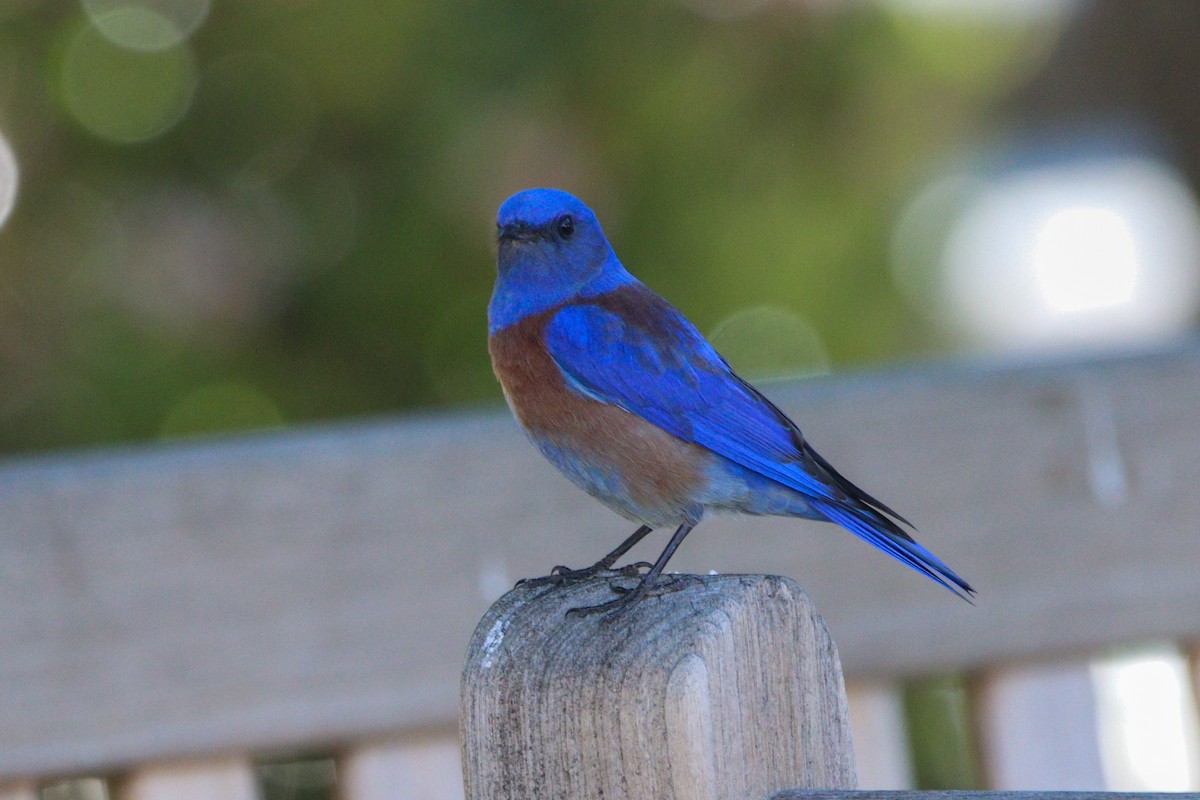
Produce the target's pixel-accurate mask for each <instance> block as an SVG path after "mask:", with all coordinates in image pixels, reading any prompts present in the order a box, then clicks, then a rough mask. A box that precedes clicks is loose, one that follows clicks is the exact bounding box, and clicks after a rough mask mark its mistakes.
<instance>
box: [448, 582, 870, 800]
mask: <svg viewBox="0 0 1200 800" xmlns="http://www.w3.org/2000/svg"><path fill="white" fill-rule="evenodd" d="M613 580H615V581H617V582H618V583H621V581H622V579H613ZM609 583H610V581H609V579H606V578H598V579H593V580H590V581H588V582H586V583H579V584H575V585H568V586H563V587H545V586H542V587H537V588H528V587H519V588H518V589H516V590H514V591H512V592H510V593H509V594H507V595H505V596H504V597H502V598H501V599H500V600H499V601H498V602H497V603H496V605H495V606H493V607H492V609H491V610H490V611H488V613H487V614H486V615H485V616H484V618H483V620H482V621H481V622H480V623H479V627H478V628H477V629H476V631H475V635H474V637H473V638H472V640H471V646H470V650H469V653H468V657H467V664H466V667H465V669H464V670H463V677H462V713H461V719H462V737H463V759H464V765H463V772H464V776H465V780H466V795H467V798H468V800H525V799H526V798H531V797H553V798H556V800H585V798H586V800H592V799H593V798H596V797H621V798H627V800H754V799H756V798H763V797H766V796H767V795H769V794H770V793H771V792H773V791H776V790H777V789H779V788H781V787H784V786H811V787H823V788H837V787H851V786H853V785H854V757H853V748H852V746H851V743H850V728H849V719H848V714H847V711H846V697H845V690H844V688H843V686H842V678H841V669H840V667H839V665H838V660H837V651H836V649H835V648H834V646H833V642H832V641H831V640H830V639H829V634H828V631H826V629H825V625H824V623H823V622H822V621H821V619H820V618H819V617H818V616H817V614H816V612H815V611H814V610H813V608H812V604H811V603H810V602H809V600H808V598H807V597H805V596H804V594H803V593H802V592H801V590H800V587H798V586H797V585H796V584H795V583H793V582H791V581H788V580H786V579H780V578H773V577H768V576H749V575H747V576H735V575H730V576H717V577H713V576H710V577H706V578H702V579H695V580H690V581H688V582H687V585H685V586H684V588H682V589H680V590H679V591H675V592H670V593H667V594H663V595H661V596H657V597H650V598H647V599H645V600H643V601H642V602H640V603H639V604H638V605H637V606H635V607H634V608H632V609H629V610H627V611H625V612H623V613H622V614H621V615H620V616H618V617H616V618H614V619H612V620H605V619H603V618H601V617H597V616H592V617H586V618H578V617H568V616H566V612H567V611H568V610H569V609H571V608H573V607H577V606H580V605H595V604H597V603H600V602H603V601H605V600H608V599H611V598H612V593H611V590H610V588H609ZM624 583H625V584H627V585H632V584H631V583H630V581H629V579H624Z"/></svg>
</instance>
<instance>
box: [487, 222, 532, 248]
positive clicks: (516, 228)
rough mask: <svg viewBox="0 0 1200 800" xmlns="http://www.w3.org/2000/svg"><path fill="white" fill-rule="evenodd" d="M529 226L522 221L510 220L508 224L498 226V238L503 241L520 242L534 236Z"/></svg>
mask: <svg viewBox="0 0 1200 800" xmlns="http://www.w3.org/2000/svg"><path fill="white" fill-rule="evenodd" d="M530 233H531V231H530V230H529V226H527V225H524V224H522V223H520V222H510V223H508V224H507V225H497V226H496V239H497V240H499V241H500V242H501V243H504V242H518V241H522V240H527V239H530V238H532V237H531V236H530Z"/></svg>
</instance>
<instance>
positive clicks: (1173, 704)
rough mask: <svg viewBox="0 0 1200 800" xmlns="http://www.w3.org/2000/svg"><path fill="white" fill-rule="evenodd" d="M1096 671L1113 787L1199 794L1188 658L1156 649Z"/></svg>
mask: <svg viewBox="0 0 1200 800" xmlns="http://www.w3.org/2000/svg"><path fill="white" fill-rule="evenodd" d="M1091 672H1092V681H1093V685H1094V686H1095V689H1096V711H1097V721H1098V723H1099V724H1098V725H1097V731H1098V733H1099V736H1100V752H1101V758H1102V762H1103V765H1104V772H1105V776H1106V783H1107V784H1108V788H1109V789H1110V790H1114V791H1120V792H1186V791H1194V790H1195V788H1196V786H1197V780H1198V779H1200V775H1197V774H1196V765H1197V764H1198V763H1200V722H1198V720H1197V718H1196V713H1195V710H1194V709H1195V707H1196V705H1195V700H1194V698H1193V697H1192V691H1191V688H1190V686H1189V683H1190V681H1189V680H1188V675H1187V665H1186V662H1185V660H1184V658H1183V656H1182V655H1181V654H1180V653H1179V652H1178V651H1177V650H1175V649H1174V648H1172V647H1170V646H1160V647H1154V648H1151V649H1148V650H1147V651H1145V652H1142V653H1135V654H1130V655H1126V656H1118V657H1113V658H1108V659H1105V660H1102V661H1099V662H1096V663H1094V664H1093V665H1092V668H1091Z"/></svg>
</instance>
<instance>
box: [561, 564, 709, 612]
mask: <svg viewBox="0 0 1200 800" xmlns="http://www.w3.org/2000/svg"><path fill="white" fill-rule="evenodd" d="M631 566H638V565H631ZM693 581H696V582H699V581H700V576H699V575H668V576H666V577H665V578H661V577H660V578H657V579H655V580H654V581H653V582H648V581H646V580H645V579H643V580H640V581H638V583H637V585H636V586H634V587H633V588H627V587H625V586H620V585H614V586H612V587H611V588H612V590H613V592H614V593H616V594H617V597H614V598H613V599H612V600H609V601H607V602H605V603H599V604H598V605H594V606H581V607H579V608H572V609H570V610H569V611H567V616H568V617H587V616H592V615H593V614H604V615H605V617H604V621H605V622H608V621H610V620H612V619H614V618H616V617H617V616H618V615H620V614H621V613H622V612H623V611H626V610H628V609H630V608H633V606H634V605H635V604H636V603H637V602H638V601H639V600H641V599H642V598H643V597H658V596H659V595H664V594H670V593H671V592H678V591H680V590H681V589H686V588H687V586H688V584H689V583H692V582H693Z"/></svg>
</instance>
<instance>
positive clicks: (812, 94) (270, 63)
mask: <svg viewBox="0 0 1200 800" xmlns="http://www.w3.org/2000/svg"><path fill="white" fill-rule="evenodd" d="M1198 18H1200V13H1198V12H1197V11H1196V9H1195V8H1194V6H1193V5H1192V4H1190V3H1188V1H1187V0H1177V1H1176V2H1164V3H1154V4H1138V6H1137V7H1136V8H1131V7H1129V6H1128V5H1127V4H1121V3H1116V2H1107V3H1105V2H1101V3H1093V4H1085V3H1077V2H1067V1H1066V0H1045V2H1041V1H1039V2H1032V1H1030V2H1017V1H1016V0H1009V2H1004V1H1003V0H988V1H986V2H985V1H984V0H977V1H975V2H952V1H951V0H893V1H892V2H767V0H737V1H736V2H730V1H729V0H679V1H678V2H655V3H643V2H612V3H604V4H580V5H576V6H571V7H568V8H564V7H562V6H561V4H558V3H549V2H546V3H542V2H522V3H505V4H496V3H482V2H479V3H472V2H458V3H420V2H403V3H394V2H366V1H365V0H363V1H360V2H352V3H331V2H320V1H319V0H287V1H286V2H284V1H283V0H279V1H273V0H257V1H256V2H241V3H228V2H225V3H220V2H218V3H213V2H211V0H78V1H76V2H50V0H6V2H4V3H3V4H0V220H3V228H2V229H0V451H7V452H19V451H31V450H42V449H46V448H62V447H77V446H80V445H92V444H102V443H112V442H128V441H145V440H154V439H159V438H164V437H174V436H180V435H187V434H193V433H199V432H210V431H222V430H233V429H244V428H257V427H264V426H280V425H292V424H295V423H298V422H303V421H307V420H316V419H332V418H338V417H346V416H355V415H364V414H380V413H388V412H393V411H396V410H400V409H407V408H418V407H430V406H444V405H459V404H465V403H476V402H481V401H482V402H489V403H494V402H496V401H497V399H498V398H499V393H498V391H497V387H496V385H495V382H494V380H493V378H492V376H491V372H490V367H489V364H488V360H487V356H486V350H485V343H484V337H485V327H484V308H485V306H486V303H487V298H488V295H489V293H490V290H491V282H492V277H493V270H494V267H493V242H492V239H493V233H494V231H493V220H494V213H495V208H496V206H497V204H498V203H499V202H500V201H502V200H503V199H504V198H505V197H506V196H507V195H509V194H510V193H512V192H514V191H516V190H519V189H521V188H524V187H529V186H535V185H552V186H558V187H562V188H565V189H568V190H570V191H572V192H574V193H576V194H578V195H580V196H581V197H583V198H584V199H585V200H586V201H587V202H589V203H590V204H591V205H593V206H594V207H595V208H596V209H597V211H598V213H599V214H600V217H601V219H602V220H603V221H604V223H605V225H606V228H607V230H608V233H609V235H610V237H611V239H612V240H613V242H614V244H615V246H616V248H617V250H618V252H619V254H620V255H621V256H622V258H623V260H624V261H625V263H626V265H627V266H628V267H629V268H630V269H631V271H633V272H634V273H635V274H637V275H638V276H639V277H641V278H642V279H643V280H644V281H646V282H647V283H649V284H650V285H651V286H652V287H654V288H655V289H657V290H658V291H659V292H660V293H662V294H664V295H665V296H667V297H668V298H669V299H671V300H672V302H674V303H675V304H676V305H678V306H680V307H681V308H682V309H683V310H684V311H685V312H686V313H687V314H688V315H689V316H690V317H691V318H692V319H693V320H695V321H696V322H697V324H698V325H700V327H701V328H702V329H703V330H704V331H706V332H707V333H709V334H710V335H712V336H713V337H714V338H715V339H716V342H717V346H718V348H719V349H721V350H722V351H723V352H724V353H725V354H726V356H727V357H728V358H729V359H730V360H731V361H732V362H733V363H734V364H735V366H738V367H740V368H741V369H743V370H744V371H746V372H749V373H751V374H754V375H758V376H761V375H769V374H798V373H811V372H821V371H824V370H827V369H830V368H833V369H843V368H847V367H859V366H863V365H877V364H882V363H885V362H890V361H895V360H897V359H914V358H925V357H928V356H931V355H941V354H946V353H953V352H961V351H967V350H975V351H980V350H983V351H993V352H995V351H1006V350H1013V349H1018V350H1022V351H1029V350H1035V349H1046V348H1060V347H1064V346H1070V347H1076V346H1081V345H1105V346H1120V345H1141V344H1145V343H1147V342H1152V341H1155V340H1163V339H1169V338H1171V337H1176V336H1179V335H1180V334H1181V333H1182V332H1184V331H1186V330H1189V329H1190V328H1191V327H1192V326H1194V324H1195V321H1196V310H1197V298H1198V289H1197V286H1198V272H1197V267H1196V264H1197V251H1198V249H1200V248H1198V245H1197V227H1198V226H1197V211H1196V206H1195V200H1194V195H1193V187H1194V181H1195V179H1196V177H1197V174H1198V169H1200V167H1198V164H1200V152H1198V149H1197V145H1196V142H1198V141H1200V137H1198V136H1197V135H1196V133H1197V130H1196V129H1197V126H1198V124H1200V107H1198V106H1197V104H1196V103H1195V102H1194V101H1193V97H1192V95H1193V88H1194V85H1195V84H1194V79H1195V77H1196V74H1197V71H1198V65H1197V59H1198V56H1197V55H1196V54H1195V52H1194V47H1192V44H1193V43H1194V41H1195V39H1194V38H1193V37H1194V35H1195V33H1196V32H1197V30H1198V28H1197V24H1198V23H1197V20H1198ZM1172 43H1174V45H1172Z"/></svg>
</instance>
